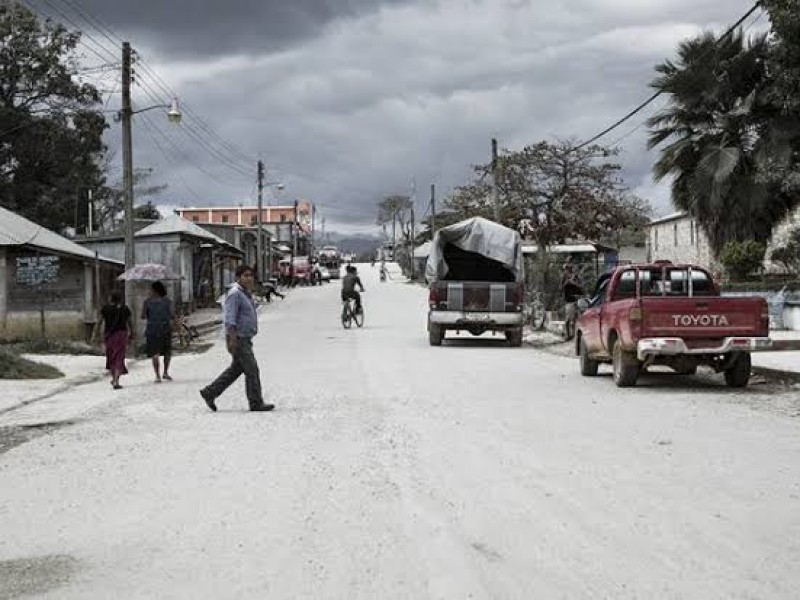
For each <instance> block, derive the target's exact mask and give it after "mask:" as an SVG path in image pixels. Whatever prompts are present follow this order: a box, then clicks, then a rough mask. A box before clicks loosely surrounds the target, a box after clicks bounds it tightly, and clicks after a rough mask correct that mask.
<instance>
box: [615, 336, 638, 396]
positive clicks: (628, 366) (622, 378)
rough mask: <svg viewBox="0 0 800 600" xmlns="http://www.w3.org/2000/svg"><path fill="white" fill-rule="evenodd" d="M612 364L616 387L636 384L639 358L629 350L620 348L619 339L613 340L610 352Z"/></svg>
mask: <svg viewBox="0 0 800 600" xmlns="http://www.w3.org/2000/svg"><path fill="white" fill-rule="evenodd" d="M612 355H613V356H612V357H613V364H614V383H615V384H616V385H617V387H633V386H635V385H636V380H637V379H639V371H640V370H641V365H640V364H639V360H638V359H637V358H636V357H635V356H633V355H632V354H631V353H630V352H625V351H624V350H623V349H622V344H620V343H619V341H616V342H614V350H613V352H612Z"/></svg>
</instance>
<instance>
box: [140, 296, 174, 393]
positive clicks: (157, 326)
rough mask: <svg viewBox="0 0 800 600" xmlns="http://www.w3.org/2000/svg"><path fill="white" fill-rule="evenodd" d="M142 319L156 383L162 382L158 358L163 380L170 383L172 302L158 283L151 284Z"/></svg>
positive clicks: (148, 354)
mask: <svg viewBox="0 0 800 600" xmlns="http://www.w3.org/2000/svg"><path fill="white" fill-rule="evenodd" d="M142 319H146V320H147V327H146V328H145V338H146V341H147V356H149V357H150V358H151V359H152V361H153V370H154V371H155V373H156V383H161V380H162V375H161V364H160V360H159V356H163V357H164V375H163V379H165V380H166V381H171V380H172V377H171V376H170V374H169V363H170V359H171V358H172V323H173V321H174V320H175V310H174V309H173V306H172V300H170V299H169V298H167V289H166V288H165V287H164V284H163V283H161V282H160V281H156V282H155V283H154V284H153V287H152V289H151V290H150V297H149V298H148V299H147V300H145V301H144V305H143V306H142Z"/></svg>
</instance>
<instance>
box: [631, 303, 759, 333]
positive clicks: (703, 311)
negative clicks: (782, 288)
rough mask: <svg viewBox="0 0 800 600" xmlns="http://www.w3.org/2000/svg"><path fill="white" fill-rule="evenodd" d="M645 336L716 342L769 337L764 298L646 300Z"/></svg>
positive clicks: (643, 317) (644, 314) (643, 318)
mask: <svg viewBox="0 0 800 600" xmlns="http://www.w3.org/2000/svg"><path fill="white" fill-rule="evenodd" d="M641 333H642V335H641V337H680V338H684V339H687V340H688V339H716V338H724V337H733V336H742V337H759V336H767V335H768V334H769V319H768V315H767V304H766V301H765V300H764V299H763V298H723V297H719V296H712V297H696V298H676V297H665V298H643V299H642V332H641Z"/></svg>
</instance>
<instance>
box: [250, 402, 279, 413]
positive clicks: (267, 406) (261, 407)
mask: <svg viewBox="0 0 800 600" xmlns="http://www.w3.org/2000/svg"><path fill="white" fill-rule="evenodd" d="M274 408H275V405H274V404H267V403H264V404H258V405H256V406H251V407H250V410H251V411H252V412H269V411H271V410H274Z"/></svg>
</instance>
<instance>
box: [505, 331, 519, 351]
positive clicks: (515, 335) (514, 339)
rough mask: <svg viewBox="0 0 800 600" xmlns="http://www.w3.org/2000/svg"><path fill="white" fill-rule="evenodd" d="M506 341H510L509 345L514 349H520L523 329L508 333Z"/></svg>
mask: <svg viewBox="0 0 800 600" xmlns="http://www.w3.org/2000/svg"><path fill="white" fill-rule="evenodd" d="M506 339H507V340H508V345H509V346H511V347H512V348H520V347H521V346H522V328H521V327H520V328H518V329H509V330H508V331H506Z"/></svg>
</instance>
